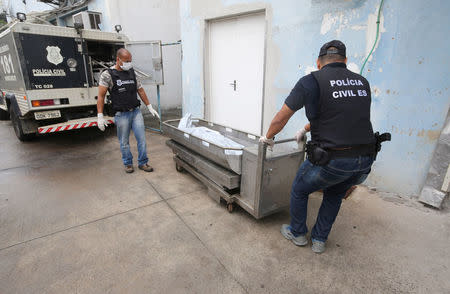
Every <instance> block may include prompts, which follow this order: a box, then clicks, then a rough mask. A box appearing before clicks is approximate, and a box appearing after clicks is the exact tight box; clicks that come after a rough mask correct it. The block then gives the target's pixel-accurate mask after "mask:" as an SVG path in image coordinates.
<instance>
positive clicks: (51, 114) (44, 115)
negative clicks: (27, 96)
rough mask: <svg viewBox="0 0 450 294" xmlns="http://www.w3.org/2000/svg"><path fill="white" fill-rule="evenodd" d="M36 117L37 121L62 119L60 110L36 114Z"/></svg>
mask: <svg viewBox="0 0 450 294" xmlns="http://www.w3.org/2000/svg"><path fill="white" fill-rule="evenodd" d="M34 117H35V118H36V119H37V120H40V119H50V118H59V117H61V111H59V110H50V111H41V112H35V113H34Z"/></svg>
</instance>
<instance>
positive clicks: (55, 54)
mask: <svg viewBox="0 0 450 294" xmlns="http://www.w3.org/2000/svg"><path fill="white" fill-rule="evenodd" d="M46 49H47V60H48V62H50V63H53V64H54V65H58V64H60V63H61V62H63V60H64V58H63V57H62V55H61V49H60V48H59V47H58V46H47V48H46Z"/></svg>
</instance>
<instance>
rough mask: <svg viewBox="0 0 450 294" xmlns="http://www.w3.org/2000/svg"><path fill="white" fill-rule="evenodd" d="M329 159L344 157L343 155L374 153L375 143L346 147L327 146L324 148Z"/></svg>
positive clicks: (352, 155) (355, 155)
mask: <svg viewBox="0 0 450 294" xmlns="http://www.w3.org/2000/svg"><path fill="white" fill-rule="evenodd" d="M326 151H327V152H328V155H329V157H330V159H332V158H345V157H358V156H364V155H373V154H375V151H376V150H375V144H368V145H358V146H352V147H348V148H342V149H338V148H328V149H326Z"/></svg>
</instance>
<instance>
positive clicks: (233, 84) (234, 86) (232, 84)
mask: <svg viewBox="0 0 450 294" xmlns="http://www.w3.org/2000/svg"><path fill="white" fill-rule="evenodd" d="M230 86H233V89H234V91H236V80H234V82H233V83H230Z"/></svg>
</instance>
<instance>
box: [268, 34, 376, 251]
mask: <svg viewBox="0 0 450 294" xmlns="http://www.w3.org/2000/svg"><path fill="white" fill-rule="evenodd" d="M346 63H347V58H346V48H345V45H344V44H343V43H342V42H341V41H337V40H334V41H331V42H328V43H326V44H324V45H323V46H322V48H321V49H320V53H319V57H318V59H317V67H318V69H319V70H318V71H315V72H312V73H311V74H309V75H306V76H304V77H302V78H301V79H300V80H299V81H298V82H297V84H296V85H295V87H294V89H293V90H292V91H291V93H290V94H289V96H288V97H287V98H286V100H285V104H284V105H283V107H282V109H281V110H280V111H279V112H278V113H277V114H276V116H275V117H274V119H273V120H272V123H271V125H270V127H269V130H268V132H267V134H266V136H265V137H262V138H261V140H260V141H262V142H264V143H267V144H269V145H271V146H273V144H274V141H273V138H274V136H275V135H276V134H277V133H279V132H280V131H281V130H282V129H283V127H284V126H285V125H286V123H287V122H288V120H289V119H290V118H291V116H292V115H293V114H294V113H295V111H297V110H299V109H300V108H302V107H305V111H306V116H307V118H308V120H309V121H310V130H311V141H310V142H308V144H307V159H306V160H305V162H304V163H303V164H302V165H301V167H300V168H299V170H298V173H297V176H296V178H295V180H294V183H293V185H292V190H291V205H290V214H291V223H290V225H287V224H285V225H283V226H282V227H281V233H282V234H283V236H284V237H285V238H287V239H289V240H292V242H293V243H294V244H295V245H298V246H304V245H306V244H308V240H307V238H306V233H307V232H308V229H307V227H306V215H307V205H308V196H309V194H310V193H312V192H314V191H318V190H323V200H322V205H321V207H320V210H319V214H318V216H317V220H316V223H315V225H314V227H313V228H312V231H311V240H312V250H313V251H314V252H316V253H322V252H323V251H324V250H325V241H326V240H327V238H328V234H329V233H330V231H331V227H332V225H333V223H334V221H335V219H336V216H337V214H338V212H339V208H340V206H341V202H342V199H343V198H344V196H345V194H346V191H347V190H348V189H350V188H351V187H352V186H353V185H357V184H360V183H362V182H363V181H364V180H365V179H366V178H367V176H368V174H369V172H370V169H371V166H372V163H373V161H374V158H375V153H376V148H375V136H374V133H373V130H372V124H371V121H370V103H371V96H370V86H369V82H368V81H367V80H366V79H365V78H364V77H362V76H361V75H359V74H356V73H354V72H352V71H350V70H348V69H347V67H346ZM307 131H309V125H307V127H306V129H302V130H301V131H299V132H298V133H297V140H298V141H299V140H301V139H302V137H303V136H304V134H305V133H306V132H307Z"/></svg>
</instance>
